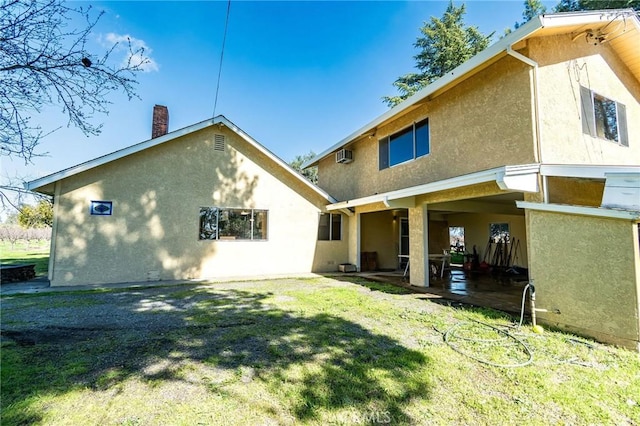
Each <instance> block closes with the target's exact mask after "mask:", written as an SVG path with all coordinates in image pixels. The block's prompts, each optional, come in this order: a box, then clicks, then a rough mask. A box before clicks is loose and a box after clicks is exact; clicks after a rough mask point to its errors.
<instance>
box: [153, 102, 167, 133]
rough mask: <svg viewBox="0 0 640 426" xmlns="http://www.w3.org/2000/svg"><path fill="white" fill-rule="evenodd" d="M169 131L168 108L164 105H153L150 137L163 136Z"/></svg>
mask: <svg viewBox="0 0 640 426" xmlns="http://www.w3.org/2000/svg"><path fill="white" fill-rule="evenodd" d="M168 132H169V110H168V109H167V107H166V106H164V105H155V106H154V107H153V122H152V123H151V139H153V138H157V137H159V136H164V135H166V134H167V133H168Z"/></svg>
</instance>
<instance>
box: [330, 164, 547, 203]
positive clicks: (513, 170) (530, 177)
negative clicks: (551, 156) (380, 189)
mask: <svg viewBox="0 0 640 426" xmlns="http://www.w3.org/2000/svg"><path fill="white" fill-rule="evenodd" d="M539 172H540V165H539V164H522V165H513V166H502V167H496V168H494V169H489V170H483V171H481V172H475V173H470V174H467V175H462V176H456V177H453V178H449V179H444V180H440V181H436V182H431V183H426V184H422V185H416V186H412V187H409V188H403V189H397V190H394V191H389V192H384V193H381V194H374V195H369V196H366V197H361V198H356V199H352V200H345V201H340V202H337V203H333V204H329V205H328V206H327V210H328V211H334V210H343V209H352V208H354V207H357V206H363V205H366V204H372V203H383V204H384V205H385V206H386V207H387V208H389V207H392V206H393V207H395V206H398V207H410V204H411V203H414V202H415V200H414V199H412V197H415V196H418V195H423V194H430V193H433V192H437V191H445V190H449V189H455V188H460V187H463V186H470V185H477V184H480V183H486V182H495V183H496V185H498V187H499V188H500V189H502V190H504V191H516V192H532V193H535V192H538V173H539ZM401 200H404V201H401Z"/></svg>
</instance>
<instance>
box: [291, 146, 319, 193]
mask: <svg viewBox="0 0 640 426" xmlns="http://www.w3.org/2000/svg"><path fill="white" fill-rule="evenodd" d="M315 156H316V154H315V152H313V151H309V153H308V154H305V155H296V156H295V157H294V159H293V160H292V161H291V162H290V163H289V165H290V166H291V167H293V169H294V170H297V171H298V172H299V173H300V174H301V175H302V176H304V177H305V178H307V180H309V181H310V182H311V183H313V184H314V185H317V184H318V167H309V168H307V169H304V170H302V165H303V164H304V163H306V162H307V161H309V160H311V159H312V158H314V157H315Z"/></svg>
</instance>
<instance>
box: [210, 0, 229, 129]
mask: <svg viewBox="0 0 640 426" xmlns="http://www.w3.org/2000/svg"><path fill="white" fill-rule="evenodd" d="M230 9H231V0H229V1H228V2H227V17H226V19H225V22H224V36H223V37H222V49H221V50H220V67H219V68H218V82H217V83H216V97H215V100H214V102H213V117H215V116H216V107H217V106H218V92H219V91H220V75H221V74H222V60H223V59H224V45H225V43H226V41H227V28H228V26H229V10H230Z"/></svg>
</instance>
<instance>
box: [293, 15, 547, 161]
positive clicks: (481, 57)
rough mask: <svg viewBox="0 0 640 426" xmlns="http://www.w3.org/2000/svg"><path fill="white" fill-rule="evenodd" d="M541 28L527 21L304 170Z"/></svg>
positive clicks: (336, 146)
mask: <svg viewBox="0 0 640 426" xmlns="http://www.w3.org/2000/svg"><path fill="white" fill-rule="evenodd" d="M540 28H542V21H541V17H538V18H537V19H536V18H534V19H531V20H530V21H529V22H527V23H526V24H524V25H523V26H521V27H520V28H518V29H517V30H516V31H514V32H512V33H510V34H508V35H507V36H505V37H504V38H502V39H500V40H498V41H497V42H496V43H494V44H493V45H491V46H489V47H488V48H486V49H485V50H483V51H482V52H480V53H478V54H477V55H475V56H473V57H472V58H471V59H469V60H467V61H466V62H464V63H463V64H461V65H459V66H458V67H456V68H454V69H453V70H452V71H450V72H449V73H447V74H446V75H444V76H442V77H440V78H439V79H437V80H436V81H434V82H433V83H431V84H429V85H428V86H426V87H424V88H422V89H421V90H419V91H418V92H416V93H415V94H414V95H412V96H410V97H409V98H407V99H405V100H404V101H402V102H401V103H399V104H398V105H396V106H395V107H393V108H391V109H390V110H388V111H387V112H385V113H383V114H382V115H380V116H378V117H377V118H376V119H374V120H373V121H371V122H369V123H368V124H366V125H364V126H363V127H361V128H360V129H358V130H356V131H355V132H353V133H351V134H350V135H349V136H347V137H346V138H344V139H342V140H341V141H339V142H338V143H336V144H334V145H332V146H331V147H330V148H328V149H326V150H324V151H322V152H321V153H320V154H318V155H316V156H315V157H314V158H312V159H311V160H308V161H307V162H305V163H304V164H303V165H302V167H303V168H307V167H311V166H313V165H316V164H317V163H318V162H319V161H320V160H322V159H324V158H325V157H327V156H328V155H329V154H331V153H332V152H334V151H335V150H337V149H339V148H341V147H343V146H344V145H346V144H348V143H349V142H352V141H354V140H355V139H357V138H359V137H360V136H363V135H365V134H367V133H369V132H370V131H371V130H372V129H374V128H375V127H377V126H379V125H380V124H382V123H384V122H385V121H387V120H389V119H390V118H392V117H394V116H396V115H398V114H400V113H402V112H404V111H405V110H408V109H409V108H411V107H412V106H414V105H416V104H417V103H419V102H420V101H422V100H424V99H426V98H428V97H429V96H431V95H432V94H434V93H436V92H438V91H440V90H442V89H444V88H445V87H447V86H449V85H451V84H452V83H454V82H455V81H456V80H458V79H460V78H462V77H464V76H465V75H466V74H468V73H470V72H472V71H473V70H475V69H476V68H478V67H480V66H482V65H483V64H485V63H487V62H489V61H490V60H492V59H493V58H495V57H497V56H498V55H500V54H502V53H505V52H506V51H507V50H508V49H509V48H511V46H513V45H514V44H516V43H518V42H519V41H521V40H523V39H525V38H527V37H529V36H530V35H531V34H533V33H534V32H535V31H537V30H538V29H540Z"/></svg>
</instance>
